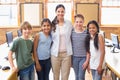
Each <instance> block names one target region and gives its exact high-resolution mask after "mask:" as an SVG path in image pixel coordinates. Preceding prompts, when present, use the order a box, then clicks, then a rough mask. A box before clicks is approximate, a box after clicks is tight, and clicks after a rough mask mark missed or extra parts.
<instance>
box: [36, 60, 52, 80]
mask: <svg viewBox="0 0 120 80" xmlns="http://www.w3.org/2000/svg"><path fill="white" fill-rule="evenodd" d="M39 63H40V65H41V67H42V70H41V71H37V76H38V80H49V73H50V69H51V60H50V58H49V59H46V60H39Z"/></svg>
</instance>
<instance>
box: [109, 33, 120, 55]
mask: <svg viewBox="0 0 120 80" xmlns="http://www.w3.org/2000/svg"><path fill="white" fill-rule="evenodd" d="M111 41H112V44H113V50H112V52H113V53H115V48H117V49H120V46H119V39H118V35H116V34H113V33H111Z"/></svg>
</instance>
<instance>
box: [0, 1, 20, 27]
mask: <svg viewBox="0 0 120 80" xmlns="http://www.w3.org/2000/svg"><path fill="white" fill-rule="evenodd" d="M0 3H1V5H0V26H2V27H3V26H16V25H18V21H17V20H18V18H17V4H16V0H0Z"/></svg>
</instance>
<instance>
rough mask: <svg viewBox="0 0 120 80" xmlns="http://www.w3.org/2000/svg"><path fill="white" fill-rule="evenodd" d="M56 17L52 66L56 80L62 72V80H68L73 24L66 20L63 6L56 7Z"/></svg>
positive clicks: (53, 32)
mask: <svg viewBox="0 0 120 80" xmlns="http://www.w3.org/2000/svg"><path fill="white" fill-rule="evenodd" d="M55 12H56V17H55V19H54V20H53V21H52V23H53V28H52V33H51V35H52V40H53V43H52V46H51V64H52V69H53V76H54V80H59V76H60V71H61V80H68V77H69V73H70V67H71V55H72V46H71V39H70V36H71V31H72V24H71V22H70V21H68V20H65V19H64V14H65V7H64V6H63V5H62V4H59V5H57V6H56V9H55Z"/></svg>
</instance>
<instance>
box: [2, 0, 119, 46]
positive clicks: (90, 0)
mask: <svg viewBox="0 0 120 80" xmlns="http://www.w3.org/2000/svg"><path fill="white" fill-rule="evenodd" d="M18 1H20V3H25V2H43V3H44V2H45V1H48V0H18ZM99 1H100V0H74V4H75V3H78V2H79V3H99ZM74 8H75V5H74ZM75 11H76V9H74V12H75ZM73 14H75V13H73ZM18 16H19V15H18ZM19 20H20V19H19ZM17 29H19V27H14V28H0V44H2V43H5V42H6V37H5V33H6V32H7V31H13V36H14V37H16V36H17ZM39 30H40V28H39V27H34V28H33V34H35V33H37V32H39ZM101 30H103V31H105V36H106V38H108V39H110V33H114V34H118V35H119V40H120V34H119V32H120V26H118V27H115V26H111V27H110V26H104V27H103V26H101Z"/></svg>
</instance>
